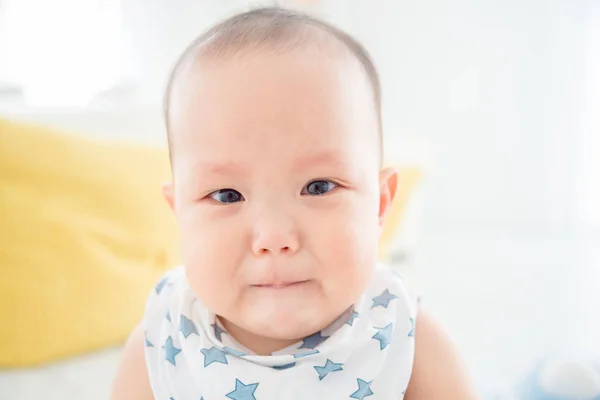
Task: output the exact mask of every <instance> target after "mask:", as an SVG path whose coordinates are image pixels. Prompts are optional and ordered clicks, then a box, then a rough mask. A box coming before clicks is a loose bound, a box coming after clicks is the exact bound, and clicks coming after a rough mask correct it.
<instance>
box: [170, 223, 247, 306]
mask: <svg viewBox="0 0 600 400" xmlns="http://www.w3.org/2000/svg"><path fill="white" fill-rule="evenodd" d="M189 216H190V218H189V219H187V220H186V221H180V226H181V230H182V245H183V262H184V265H185V269H186V275H187V278H188V281H189V283H190V286H191V287H192V289H193V290H194V292H195V294H196V296H198V298H199V299H200V300H202V301H203V302H204V303H205V304H206V305H207V306H209V307H210V306H211V305H212V304H215V303H222V302H226V299H224V298H223V297H224V296H227V295H228V294H229V293H231V290H230V287H231V282H233V280H234V276H235V272H236V266H237V265H239V249H240V248H241V243H239V242H240V238H238V237H236V236H237V235H239V233H237V232H236V230H235V229H227V226H226V224H223V223H215V222H214V221H211V220H210V219H207V218H197V217H196V218H194V217H193V216H192V215H189ZM224 238H226V239H225V240H224Z"/></svg>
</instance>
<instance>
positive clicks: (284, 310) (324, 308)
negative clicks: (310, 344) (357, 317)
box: [241, 301, 339, 341]
mask: <svg viewBox="0 0 600 400" xmlns="http://www.w3.org/2000/svg"><path fill="white" fill-rule="evenodd" d="M337 317H339V315H337V314H336V313H334V312H333V311H332V310H331V309H329V307H328V305H327V304H318V303H316V302H315V303H312V304H306V303H305V304H304V305H303V306H300V307H298V306H297V305H289V304H286V302H285V301H283V302H279V303H275V304H272V305H270V306H269V307H255V308H253V309H252V311H249V312H247V313H245V314H244V316H243V317H242V319H243V322H242V324H241V325H242V326H244V327H245V329H247V330H248V331H250V332H252V333H253V334H255V335H259V336H262V337H264V338H271V339H274V340H280V341H296V340H301V339H303V338H305V337H307V336H310V335H312V334H313V333H315V332H318V331H320V330H322V329H324V328H326V327H327V326H329V325H330V324H331V323H332V322H333V321H335V320H336V319H337Z"/></svg>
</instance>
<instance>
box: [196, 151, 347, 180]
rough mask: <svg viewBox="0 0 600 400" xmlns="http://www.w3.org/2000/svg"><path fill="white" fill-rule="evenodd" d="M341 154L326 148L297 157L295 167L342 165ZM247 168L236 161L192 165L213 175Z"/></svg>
mask: <svg viewBox="0 0 600 400" xmlns="http://www.w3.org/2000/svg"><path fill="white" fill-rule="evenodd" d="M344 163H345V162H344V161H343V157H342V154H341V153H340V152H339V150H337V149H333V150H332V149H327V150H322V151H318V152H315V153H312V154H310V155H308V156H306V157H302V158H299V159H298V160H296V161H295V162H294V165H293V166H294V168H295V169H299V170H302V169H306V168H307V167H310V166H316V165H323V164H330V165H331V164H333V165H342V164H344ZM247 170H248V166H246V165H244V164H240V163H236V162H223V161H199V162H197V163H195V164H194V165H193V167H192V171H194V172H202V173H208V174H214V175H226V174H234V173H243V172H245V171H247Z"/></svg>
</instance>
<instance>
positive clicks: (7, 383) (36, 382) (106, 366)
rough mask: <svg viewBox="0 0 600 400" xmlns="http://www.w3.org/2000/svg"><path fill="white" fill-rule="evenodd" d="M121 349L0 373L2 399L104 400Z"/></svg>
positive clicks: (107, 393)
mask: <svg viewBox="0 0 600 400" xmlns="http://www.w3.org/2000/svg"><path fill="white" fill-rule="evenodd" d="M120 351H121V349H120V348H112V349H108V350H103V351H99V352H95V353H93V354H90V355H86V356H82V357H76V358H72V359H69V360H66V361H62V362H58V363H52V364H48V365H44V366H40V367H35V368H27V369H15V370H8V371H6V370H0V399H2V400H32V399H44V400H75V399H78V400H79V399H82V400H83V399H85V400H106V399H108V396H109V392H110V387H111V383H112V380H113V377H114V374H115V371H116V368H117V364H118V361H119V357H120Z"/></svg>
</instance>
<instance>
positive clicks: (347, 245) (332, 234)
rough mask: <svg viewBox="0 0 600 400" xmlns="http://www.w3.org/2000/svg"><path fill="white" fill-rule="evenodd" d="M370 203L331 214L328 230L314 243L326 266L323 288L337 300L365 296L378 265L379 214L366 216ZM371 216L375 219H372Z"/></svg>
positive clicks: (356, 205)
mask: <svg viewBox="0 0 600 400" xmlns="http://www.w3.org/2000/svg"><path fill="white" fill-rule="evenodd" d="M370 203H371V202H360V203H358V204H350V205H348V206H347V207H348V208H350V209H346V210H340V211H343V212H339V213H337V212H336V213H331V214H330V215H329V216H328V225H327V229H324V230H322V231H321V234H320V238H319V239H318V241H316V242H314V245H315V246H318V247H319V255H320V258H321V261H322V263H323V265H325V266H326V268H325V271H324V274H323V285H324V286H325V288H326V290H327V291H329V292H331V293H332V294H333V295H334V296H336V297H338V296H341V297H346V296H347V297H346V300H348V299H349V298H351V299H350V301H354V300H356V298H357V297H358V296H359V295H360V293H362V291H363V290H364V288H365V287H366V285H367V283H368V281H369V279H370V275H371V272H372V271H373V267H374V266H375V264H376V262H377V257H378V250H377V242H378V232H379V227H378V218H377V213H376V211H374V212H373V213H367V212H365V209H369V207H370V206H371V208H372V205H371V204H370ZM371 214H372V215H371Z"/></svg>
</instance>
